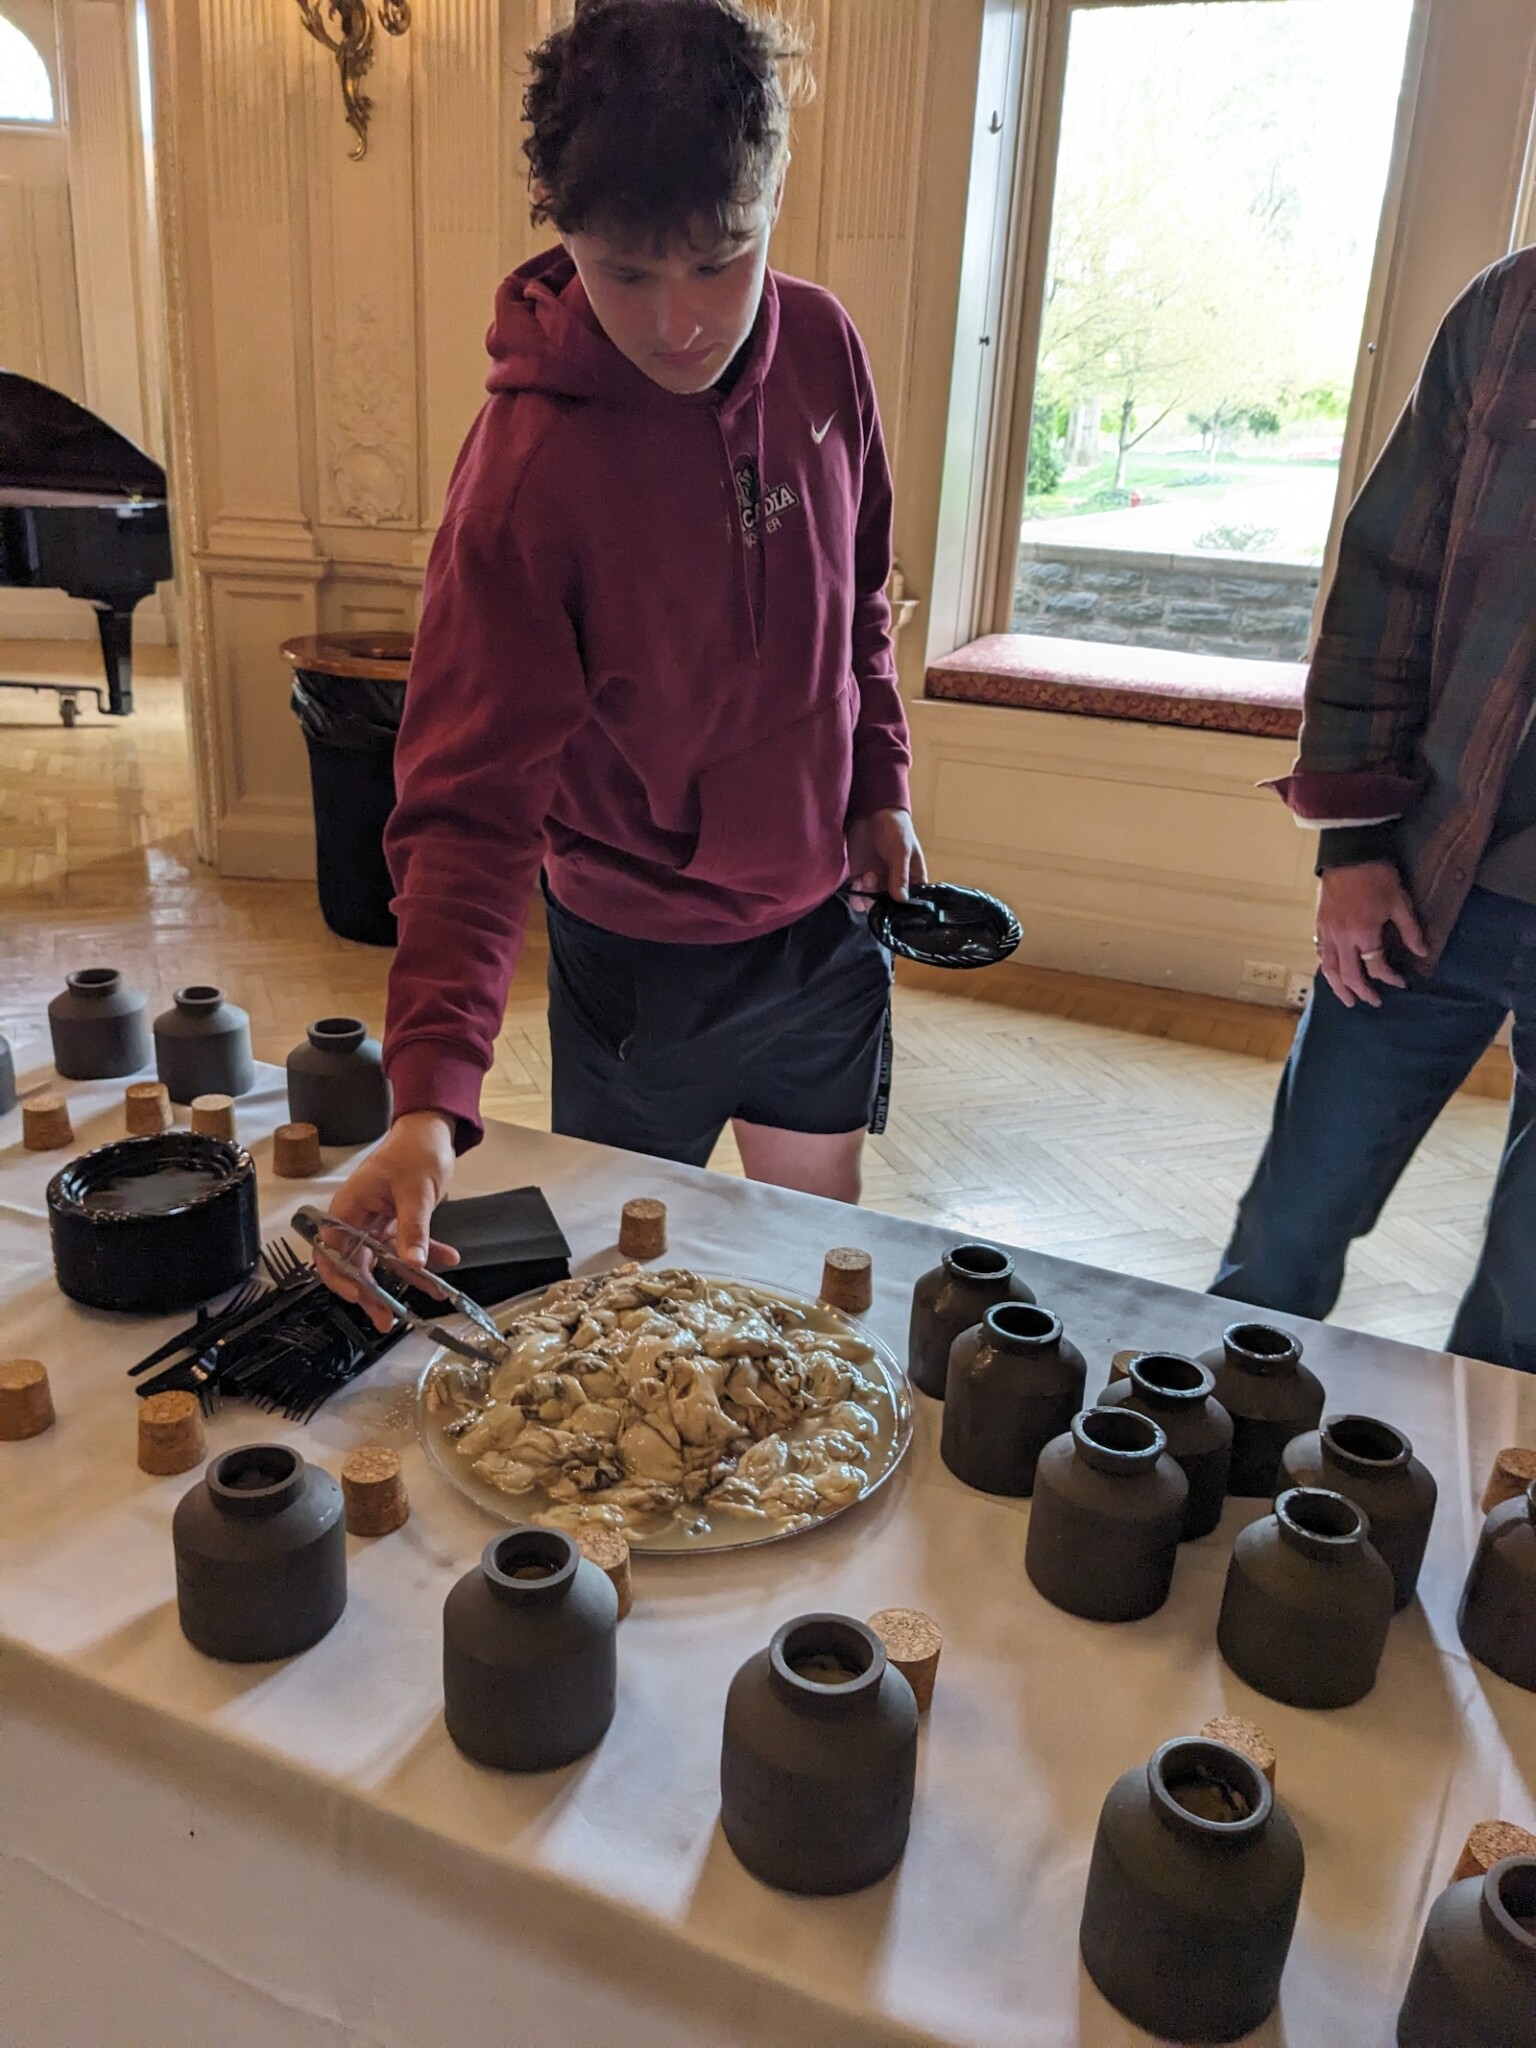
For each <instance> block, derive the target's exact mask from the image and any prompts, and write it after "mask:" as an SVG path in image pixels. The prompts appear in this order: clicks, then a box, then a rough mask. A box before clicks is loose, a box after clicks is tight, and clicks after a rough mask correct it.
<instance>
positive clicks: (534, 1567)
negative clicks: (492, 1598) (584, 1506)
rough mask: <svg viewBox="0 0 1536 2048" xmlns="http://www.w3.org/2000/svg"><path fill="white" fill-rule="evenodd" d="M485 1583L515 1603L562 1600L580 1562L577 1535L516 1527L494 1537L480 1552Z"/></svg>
mask: <svg viewBox="0 0 1536 2048" xmlns="http://www.w3.org/2000/svg"><path fill="white" fill-rule="evenodd" d="M480 1562H481V1564H482V1566H483V1568H484V1571H485V1577H486V1583H487V1584H488V1585H489V1587H490V1589H491V1591H492V1592H493V1593H494V1594H495V1595H496V1596H497V1598H498V1599H501V1600H509V1601H511V1602H513V1603H514V1604H516V1605H519V1606H522V1605H527V1604H529V1603H530V1602H543V1601H547V1600H559V1599H563V1598H564V1596H565V1595H566V1594H567V1593H568V1592H569V1591H570V1589H571V1585H572V1582H573V1581H574V1579H575V1577H576V1571H577V1567H578V1566H579V1565H580V1563H581V1551H580V1549H579V1548H578V1547H577V1544H576V1542H575V1540H574V1538H572V1537H570V1536H567V1535H565V1534H563V1533H562V1531H560V1530H559V1529H514V1530H513V1531H512V1532H511V1534H510V1535H503V1536H493V1537H492V1538H491V1540H490V1542H489V1543H487V1545H486V1546H485V1549H484V1551H483V1552H482V1554H481V1559H480Z"/></svg>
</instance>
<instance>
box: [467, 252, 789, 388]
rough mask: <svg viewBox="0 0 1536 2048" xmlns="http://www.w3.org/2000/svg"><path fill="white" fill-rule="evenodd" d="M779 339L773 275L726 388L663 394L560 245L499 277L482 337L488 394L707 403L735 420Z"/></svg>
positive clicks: (764, 371) (767, 277)
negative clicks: (596, 306)
mask: <svg viewBox="0 0 1536 2048" xmlns="http://www.w3.org/2000/svg"><path fill="white" fill-rule="evenodd" d="M778 334H779V294H778V287H777V285H776V284H775V282H774V276H773V272H772V271H771V270H770V271H769V272H768V273H767V274H766V275H765V277H764V279H763V297H762V303H761V304H760V305H759V307H758V309H757V318H756V320H755V321H754V322H753V324H752V331H751V333H750V334H749V335H748V337H747V342H746V351H745V360H744V361H743V363H742V365H741V369H740V372H739V374H738V375H737V378H736V381H735V383H734V384H733V385H732V387H731V389H730V391H729V392H728V393H727V394H726V395H725V396H724V397H722V396H721V394H720V393H719V392H718V391H716V390H713V389H711V390H708V391H699V392H695V393H693V394H692V395H691V396H685V395H682V394H680V393H678V392H675V391H666V390H663V388H662V386H661V385H659V384H657V383H655V382H653V380H652V379H651V378H649V377H647V376H646V374H645V372H644V371H643V370H640V369H637V368H636V366H635V365H634V364H633V363H632V362H631V361H630V360H629V358H628V356H625V355H621V354H620V352H619V350H618V349H616V348H615V347H614V345H613V343H612V342H611V341H610V340H609V339H608V337H607V335H606V334H605V333H604V332H603V329H602V326H601V324H600V323H599V321H598V318H597V315H596V314H595V313H594V312H593V310H592V305H591V301H590V300H589V299H588V297H587V294H586V291H585V290H584V288H583V286H582V282H581V279H580V278H579V277H578V276H577V274H576V266H575V264H574V263H573V262H572V261H571V259H570V257H569V256H568V255H567V254H566V252H565V250H564V249H563V248H561V247H559V246H558V245H557V246H556V247H555V248H553V249H547V250H546V251H545V252H544V254H543V255H541V256H535V257H533V258H532V259H531V260H530V261H529V262H527V263H525V264H523V265H522V266H521V268H520V269H517V270H514V271H513V273H512V275H511V276H510V277H508V278H504V279H503V280H502V282H501V284H500V285H499V286H498V288H497V292H496V311H495V315H494V317H493V319H492V321H491V328H490V332H489V333H488V334H487V336H486V338H485V346H486V350H487V353H488V354H489V355H490V358H491V372H490V375H489V376H488V377H487V378H486V380H485V383H486V389H487V390H488V391H541V392H544V393H546V394H547V395H548V396H550V397H553V398H576V399H582V398H585V399H595V400H597V401H598V402H599V403H605V404H609V405H621V406H627V407H638V408H640V409H642V410H644V411H655V410H659V409H664V408H666V407H669V406H706V407H712V408H713V409H715V410H716V411H718V412H719V413H720V415H721V417H722V419H726V420H729V419H732V418H734V416H735V415H736V414H737V413H739V412H741V411H742V410H743V409H744V408H745V407H747V406H749V405H758V404H760V402H761V393H762V385H763V380H764V378H765V377H766V376H767V374H768V371H769V368H770V366H771V364H772V362H773V356H774V349H775V347H776V345H777V342H778Z"/></svg>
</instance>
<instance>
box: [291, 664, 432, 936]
mask: <svg viewBox="0 0 1536 2048" xmlns="http://www.w3.org/2000/svg"><path fill="white" fill-rule="evenodd" d="M283 653H284V654H285V655H286V656H287V658H288V660H289V661H290V662H291V663H292V664H293V669H294V677H293V695H292V697H291V699H290V702H291V703H292V706H293V710H294V715H295V716H296V717H297V719H298V721H299V724H300V726H301V727H302V728H303V732H304V744H305V746H306V747H307V748H308V750H309V784H310V790H311V792H312V795H313V798H314V806H315V870H316V878H317V880H318V883H319V889H320V912H321V915H322V916H323V917H324V919H325V921H326V923H327V924H328V925H329V926H330V928H331V930H332V931H333V932H335V933H336V934H337V935H338V936H339V937H341V938H343V939H357V940H360V941H361V943H362V944H363V945H365V946H392V945H393V944H394V943H395V918H394V913H393V911H392V910H391V909H390V907H389V905H390V899H391V897H392V896H393V894H394V889H393V886H392V884H391V882H390V879H389V869H388V868H387V867H386V866H385V864H384V827H385V825H386V824H387V823H388V822H389V814H390V812H391V811H392V810H393V809H394V807H395V736H396V734H397V733H398V732H399V730H400V715H401V713H402V711H403V710H404V708H405V677H406V671H407V669H408V667H409V666H410V659H411V636H410V634H409V633H320V634H317V635H315V636H314V637H312V638H305V639H300V640H287V641H285V642H284V643H283Z"/></svg>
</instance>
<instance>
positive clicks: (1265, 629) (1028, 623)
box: [1013, 541, 1320, 661]
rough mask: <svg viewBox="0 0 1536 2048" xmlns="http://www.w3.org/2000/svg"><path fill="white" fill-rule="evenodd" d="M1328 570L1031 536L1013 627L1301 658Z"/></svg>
mask: <svg viewBox="0 0 1536 2048" xmlns="http://www.w3.org/2000/svg"><path fill="white" fill-rule="evenodd" d="M1319 575H1320V571H1319V570H1318V569H1317V568H1316V567H1315V566H1313V565H1310V564H1306V563H1300V562H1252V563H1250V562H1247V561H1245V560H1244V559H1243V558H1242V557H1241V556H1238V555H1216V556H1212V555H1144V554H1132V553H1129V552H1127V551H1125V550H1122V549H1114V548H1074V547H1068V546H1066V545H1064V544H1063V543H1061V542H1052V543H1043V542H1039V541H1025V542H1024V544H1023V545H1022V546H1021V547H1020V549H1019V565H1018V573H1017V576H1016V579H1015V582H1014V592H1013V630H1014V631H1015V632H1016V633H1045V634H1049V635H1051V636H1053V637H1055V638H1057V639H1063V640H1109V641H1119V642H1122V643H1130V644H1134V645H1135V646H1137V647H1171V648H1175V649H1182V650H1183V651H1185V652H1187V653H1191V654H1229V655H1242V656H1246V657H1248V658H1249V659H1250V660H1260V661H1265V660H1268V661H1301V660H1302V659H1303V658H1304V657H1305V654H1306V651H1307V635H1308V633H1309V631H1310V629H1311V624H1312V606H1313V603H1314V601H1315V600H1316V597H1317V585H1318V578H1319Z"/></svg>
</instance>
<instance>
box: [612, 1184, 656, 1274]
mask: <svg viewBox="0 0 1536 2048" xmlns="http://www.w3.org/2000/svg"><path fill="white" fill-rule="evenodd" d="M666 1248H667V1205H666V1203H665V1202H658V1201H657V1200H655V1198H654V1197H653V1196H651V1195H639V1196H637V1197H636V1198H635V1200H634V1201H632V1202H626V1203H625V1204H624V1213H623V1214H622V1215H621V1216H620V1218H619V1250H620V1252H621V1253H622V1255H623V1256H624V1257H625V1258H626V1259H659V1258H660V1257H661V1255H662V1253H663V1252H664V1251H665V1250H666Z"/></svg>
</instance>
